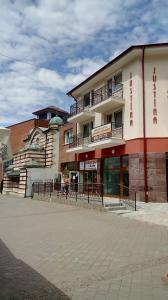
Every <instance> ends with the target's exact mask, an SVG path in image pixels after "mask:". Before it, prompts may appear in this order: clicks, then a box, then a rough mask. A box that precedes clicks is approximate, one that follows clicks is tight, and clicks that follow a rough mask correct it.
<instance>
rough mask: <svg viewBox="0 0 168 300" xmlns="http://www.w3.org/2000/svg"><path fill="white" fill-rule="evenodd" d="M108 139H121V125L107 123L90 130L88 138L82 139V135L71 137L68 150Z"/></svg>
mask: <svg viewBox="0 0 168 300" xmlns="http://www.w3.org/2000/svg"><path fill="white" fill-rule="evenodd" d="M109 138H120V139H123V124H119V123H115V122H112V123H108V124H105V125H101V126H98V127H95V128H93V129H92V132H91V134H90V136H88V137H83V135H82V134H78V135H75V136H73V137H72V140H71V143H70V144H69V148H74V147H78V146H85V145H86V146H87V145H88V144H91V143H95V142H99V141H102V140H106V139H109Z"/></svg>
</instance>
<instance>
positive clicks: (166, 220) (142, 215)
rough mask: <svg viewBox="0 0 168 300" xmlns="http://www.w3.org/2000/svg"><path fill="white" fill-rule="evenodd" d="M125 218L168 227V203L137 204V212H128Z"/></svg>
mask: <svg viewBox="0 0 168 300" xmlns="http://www.w3.org/2000/svg"><path fill="white" fill-rule="evenodd" d="M123 216H124V217H127V218H130V219H136V220H139V221H143V222H148V223H153V224H157V225H163V226H168V203H144V202H137V211H130V212H128V213H127V212H126V213H124V214H123Z"/></svg>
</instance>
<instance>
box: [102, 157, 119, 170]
mask: <svg viewBox="0 0 168 300" xmlns="http://www.w3.org/2000/svg"><path fill="white" fill-rule="evenodd" d="M115 167H116V168H119V167H120V157H110V158H105V159H104V169H111V168H115Z"/></svg>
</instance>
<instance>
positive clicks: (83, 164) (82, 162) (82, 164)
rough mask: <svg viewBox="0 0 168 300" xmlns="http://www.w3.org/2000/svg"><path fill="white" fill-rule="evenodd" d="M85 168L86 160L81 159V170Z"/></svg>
mask: <svg viewBox="0 0 168 300" xmlns="http://www.w3.org/2000/svg"><path fill="white" fill-rule="evenodd" d="M84 169H85V162H84V161H80V162H79V170H84Z"/></svg>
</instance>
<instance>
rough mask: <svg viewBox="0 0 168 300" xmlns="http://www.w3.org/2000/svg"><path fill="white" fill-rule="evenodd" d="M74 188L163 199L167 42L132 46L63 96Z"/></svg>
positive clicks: (167, 143) (167, 160)
mask: <svg viewBox="0 0 168 300" xmlns="http://www.w3.org/2000/svg"><path fill="white" fill-rule="evenodd" d="M68 95H69V96H72V97H73V98H74V99H75V100H76V102H75V103H74V104H73V105H72V106H71V108H70V114H71V115H70V118H69V119H68V121H69V122H74V124H75V123H77V135H76V136H74V137H73V142H72V143H71V144H70V145H69V146H70V147H69V149H68V150H67V153H78V155H77V161H78V171H79V173H80V176H79V182H80V183H86V184H87V183H95V182H98V183H101V182H103V183H104V194H105V195H108V196H121V197H124V196H126V195H128V193H129V194H130V197H131V195H132V194H133V191H137V192H138V199H140V200H145V201H153V202H166V201H167V199H168V119H167V112H168V43H165V44H154V45H140V46H132V47H130V48H128V49H127V50H126V51H125V52H123V53H122V54H120V55H119V56H118V57H116V58H115V59H114V60H112V61H111V62H109V63H108V64H107V65H105V66H104V67H103V68H101V69H100V70H98V71H97V72H96V73H94V74H93V75H91V76H90V77H89V78H87V79H86V80H85V81H83V82H82V83H81V84H79V85H78V86H76V87H75V88H73V89H72V90H71V91H70V92H69V93H68Z"/></svg>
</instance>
